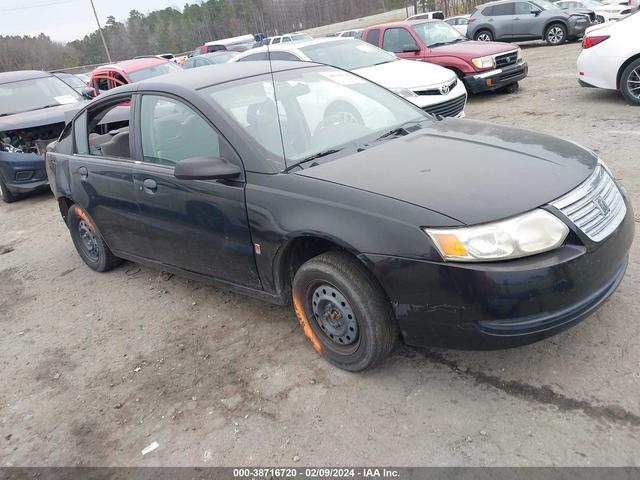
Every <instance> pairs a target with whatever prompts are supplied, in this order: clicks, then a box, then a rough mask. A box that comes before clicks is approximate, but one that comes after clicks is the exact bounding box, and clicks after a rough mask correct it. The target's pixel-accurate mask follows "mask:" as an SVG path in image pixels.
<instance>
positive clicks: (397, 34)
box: [382, 28, 418, 53]
mask: <svg viewBox="0 0 640 480" xmlns="http://www.w3.org/2000/svg"><path fill="white" fill-rule="evenodd" d="M414 46H415V47H417V46H418V44H417V43H416V41H415V40H414V38H413V37H412V36H411V34H410V33H409V32H408V31H407V30H405V29H404V28H388V29H387V30H385V32H384V39H383V40H382V48H383V49H385V50H387V51H389V52H394V53H398V52H403V51H404V49H405V47H414Z"/></svg>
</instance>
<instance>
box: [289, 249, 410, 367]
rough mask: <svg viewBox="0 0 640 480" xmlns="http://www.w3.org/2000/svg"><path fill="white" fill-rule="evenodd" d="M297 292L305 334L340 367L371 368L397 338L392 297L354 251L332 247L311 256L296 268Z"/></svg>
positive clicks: (323, 354) (391, 346)
mask: <svg viewBox="0 0 640 480" xmlns="http://www.w3.org/2000/svg"><path fill="white" fill-rule="evenodd" d="M323 292H324V293H323ZM292 293H293V303H294V307H295V310H296V315H297V317H298V321H299V322H300V325H301V326H302V327H303V329H304V332H305V335H307V337H308V338H309V340H310V341H311V343H312V345H313V346H314V348H315V349H316V351H318V353H320V354H321V355H322V356H323V357H324V358H325V359H327V360H328V361H329V362H331V363H332V364H333V365H335V366H337V367H338V368H341V369H343V370H348V371H351V372H358V371H362V370H366V369H369V368H372V367H373V366H375V365H376V364H377V363H378V362H380V361H381V360H382V359H383V358H385V357H386V356H387V355H388V354H389V353H390V352H391V350H392V349H393V347H394V345H395V344H396V342H397V340H398V328H397V325H396V321H395V318H394V314H393V309H392V308H391V303H390V302H389V300H388V299H387V296H386V295H385V293H384V291H383V290H382V288H381V287H380V285H379V284H378V283H377V282H376V280H375V279H374V278H373V277H372V276H371V274H370V273H369V271H368V270H367V269H366V268H365V267H364V265H362V264H361V263H360V262H358V260H356V259H355V258H354V257H352V256H351V255H348V254H345V253H340V252H328V253H324V254H322V255H319V256H317V257H314V258H312V259H311V260H308V261H307V262H306V263H304V264H303V265H302V266H301V267H300V268H299V269H298V271H297V272H296V274H295V277H294V279H293V292H292ZM318 312H324V315H318ZM349 312H351V313H349ZM332 332H333V333H332ZM334 333H335V335H334Z"/></svg>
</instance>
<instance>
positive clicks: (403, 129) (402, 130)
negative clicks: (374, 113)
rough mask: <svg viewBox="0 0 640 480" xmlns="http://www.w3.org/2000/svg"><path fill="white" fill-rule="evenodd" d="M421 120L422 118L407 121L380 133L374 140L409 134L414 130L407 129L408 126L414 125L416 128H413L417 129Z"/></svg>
mask: <svg viewBox="0 0 640 480" xmlns="http://www.w3.org/2000/svg"><path fill="white" fill-rule="evenodd" d="M423 121H424V120H414V121H413V122H407V123H405V124H403V125H400V126H399V127H396V128H394V129H393V130H389V131H388V132H387V133H383V134H382V135H380V136H379V137H378V138H376V142H377V141H379V140H384V139H385V138H389V137H396V136H399V135H409V134H410V133H411V132H413V131H414V130H413V129H411V130H409V129H408V127H410V126H411V125H416V126H417V127H418V128H416V129H415V130H418V129H420V128H421V125H420V124H421V123H422V122H423Z"/></svg>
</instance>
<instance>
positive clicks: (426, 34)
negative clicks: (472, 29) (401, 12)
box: [412, 22, 466, 47]
mask: <svg viewBox="0 0 640 480" xmlns="http://www.w3.org/2000/svg"><path fill="white" fill-rule="evenodd" d="M412 28H413V31H414V32H416V33H417V34H418V36H419V37H420V39H421V40H422V41H423V42H424V44H425V45H426V46H427V47H435V46H438V45H448V44H451V43H456V42H462V41H464V40H466V38H465V37H463V36H462V35H460V32H458V31H457V30H456V29H455V28H453V27H452V26H451V25H449V24H448V23H446V22H427V23H420V24H418V25H414V26H413V27H412Z"/></svg>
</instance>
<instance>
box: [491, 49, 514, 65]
mask: <svg viewBox="0 0 640 480" xmlns="http://www.w3.org/2000/svg"><path fill="white" fill-rule="evenodd" d="M517 61H518V51H517V50H514V51H513V52H509V53H505V54H502V55H496V68H501V67H507V66H509V65H515V63H516V62H517Z"/></svg>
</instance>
